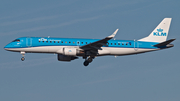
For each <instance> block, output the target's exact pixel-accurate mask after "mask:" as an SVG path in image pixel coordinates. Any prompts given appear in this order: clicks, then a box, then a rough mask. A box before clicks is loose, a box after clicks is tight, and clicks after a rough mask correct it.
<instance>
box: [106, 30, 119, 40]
mask: <svg viewBox="0 0 180 101" xmlns="http://www.w3.org/2000/svg"><path fill="white" fill-rule="evenodd" d="M118 30H119V29H116V31H114V33H113V34H112V35H110V36H108V38H114V36H115V35H116V33H117V32H118Z"/></svg>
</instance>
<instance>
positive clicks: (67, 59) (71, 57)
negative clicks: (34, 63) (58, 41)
mask: <svg viewBox="0 0 180 101" xmlns="http://www.w3.org/2000/svg"><path fill="white" fill-rule="evenodd" d="M57 58H58V60H59V61H69V62H70V61H71V60H74V59H77V58H78V57H75V56H67V55H62V54H58V55H57Z"/></svg>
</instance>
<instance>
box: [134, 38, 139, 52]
mask: <svg viewBox="0 0 180 101" xmlns="http://www.w3.org/2000/svg"><path fill="white" fill-rule="evenodd" d="M138 48H139V44H138V41H137V40H134V50H135V51H137V50H138Z"/></svg>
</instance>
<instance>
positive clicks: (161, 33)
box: [138, 18, 172, 42]
mask: <svg viewBox="0 0 180 101" xmlns="http://www.w3.org/2000/svg"><path fill="white" fill-rule="evenodd" d="M171 20H172V18H164V19H163V20H162V21H161V23H160V24H159V25H158V26H157V27H156V28H155V29H154V30H153V31H152V33H151V34H150V35H149V36H148V37H145V38H142V39H140V40H138V41H147V42H164V41H166V39H167V36H168V32H169V27H170V24H171Z"/></svg>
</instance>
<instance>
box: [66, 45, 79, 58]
mask: <svg viewBox="0 0 180 101" xmlns="http://www.w3.org/2000/svg"><path fill="white" fill-rule="evenodd" d="M77 54H78V51H77V49H76V48H67V47H66V48H63V55H67V56H76V55H77Z"/></svg>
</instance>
